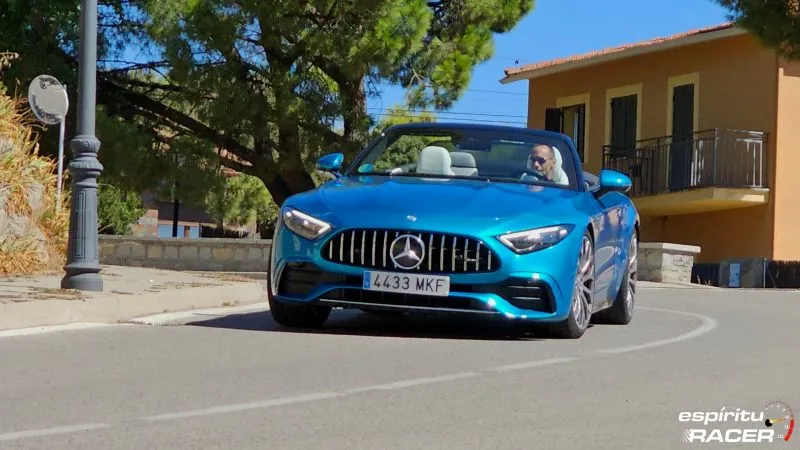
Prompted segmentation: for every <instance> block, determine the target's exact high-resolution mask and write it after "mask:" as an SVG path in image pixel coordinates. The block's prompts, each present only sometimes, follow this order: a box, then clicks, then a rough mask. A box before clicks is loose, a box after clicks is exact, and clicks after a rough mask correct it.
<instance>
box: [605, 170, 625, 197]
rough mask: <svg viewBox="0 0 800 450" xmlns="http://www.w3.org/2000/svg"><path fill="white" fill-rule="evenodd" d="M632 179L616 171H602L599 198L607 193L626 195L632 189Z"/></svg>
mask: <svg viewBox="0 0 800 450" xmlns="http://www.w3.org/2000/svg"><path fill="white" fill-rule="evenodd" d="M632 184H633V182H631V179H630V178H629V177H628V176H627V175H625V174H623V173H619V172H617V171H616V170H601V171H600V189H599V190H598V191H597V196H598V197H599V196H601V195H603V194H605V193H607V192H622V193H626V192H628V191H629V190H630V189H631V185H632Z"/></svg>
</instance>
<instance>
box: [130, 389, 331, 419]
mask: <svg viewBox="0 0 800 450" xmlns="http://www.w3.org/2000/svg"><path fill="white" fill-rule="evenodd" d="M345 395H346V394H342V393H338V392H322V393H318V394H308V395H298V396H295V397H283V398H275V399H271V400H263V401H260V402H250V403H239V404H235V405H225V406H216V407H212V408H204V409H196V410H194V411H186V412H177V413H170V414H160V415H158V416H149V417H144V418H143V420H175V419H186V418H189V417H201V416H211V415H214V414H227V413H231V412H238V411H247V410H249V409H261V408H272V407H275V406H283V405H292V404H294V403H305V402H314V401H317V400H327V399H330V398H335V397H343V396H345Z"/></svg>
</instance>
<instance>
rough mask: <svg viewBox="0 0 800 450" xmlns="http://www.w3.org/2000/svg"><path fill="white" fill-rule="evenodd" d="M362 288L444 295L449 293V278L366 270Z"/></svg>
mask: <svg viewBox="0 0 800 450" xmlns="http://www.w3.org/2000/svg"><path fill="white" fill-rule="evenodd" d="M364 289H366V290H369V291H383V292H397V293H401V294H419V295H434V296H439V297H445V296H447V295H448V294H449V293H450V278H449V277H442V276H436V275H422V274H412V273H396V272H372V271H366V272H364Z"/></svg>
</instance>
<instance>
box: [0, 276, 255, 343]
mask: <svg viewBox="0 0 800 450" xmlns="http://www.w3.org/2000/svg"><path fill="white" fill-rule="evenodd" d="M101 269H102V270H101V272H100V275H101V276H102V277H103V284H104V286H103V290H104V292H82V291H72V290H64V289H61V288H60V284H61V278H62V277H63V272H61V271H58V272H53V273H49V274H41V275H36V276H28V277H24V276H20V277H2V278H0V330H10V329H19V328H28V327H37V326H47V325H63V324H70V323H79V322H102V323H117V322H125V321H128V320H130V319H132V318H135V317H138V316H142V315H149V314H159V313H165V312H175V311H186V310H191V309H200V308H217V307H229V306H241V305H247V304H254V303H258V302H264V284H263V282H262V281H263V280H259V279H258V278H257V275H254V274H241V275H237V274H220V273H213V272H205V273H198V272H193V273H190V272H175V271H168V270H158V269H147V268H138V267H123V266H101Z"/></svg>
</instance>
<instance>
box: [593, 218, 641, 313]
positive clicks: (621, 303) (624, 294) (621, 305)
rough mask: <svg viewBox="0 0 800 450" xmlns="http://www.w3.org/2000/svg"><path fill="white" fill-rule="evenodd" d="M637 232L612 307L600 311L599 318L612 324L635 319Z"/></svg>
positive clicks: (629, 249) (637, 259)
mask: <svg viewBox="0 0 800 450" xmlns="http://www.w3.org/2000/svg"><path fill="white" fill-rule="evenodd" d="M638 242H639V241H638V239H637V236H636V233H634V234H633V236H632V237H631V242H630V244H629V245H628V259H627V260H626V261H625V273H624V275H623V278H622V285H621V286H620V287H619V291H617V297H616V298H615V299H614V303H612V304H611V307H610V308H608V309H606V310H603V311H600V312H599V313H598V319H600V320H601V321H602V322H603V323H608V324H612V325H627V324H629V323H630V322H631V320H632V319H633V306H634V303H635V300H636V282H637V281H638V270H637V269H638V265H639V244H638Z"/></svg>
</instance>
